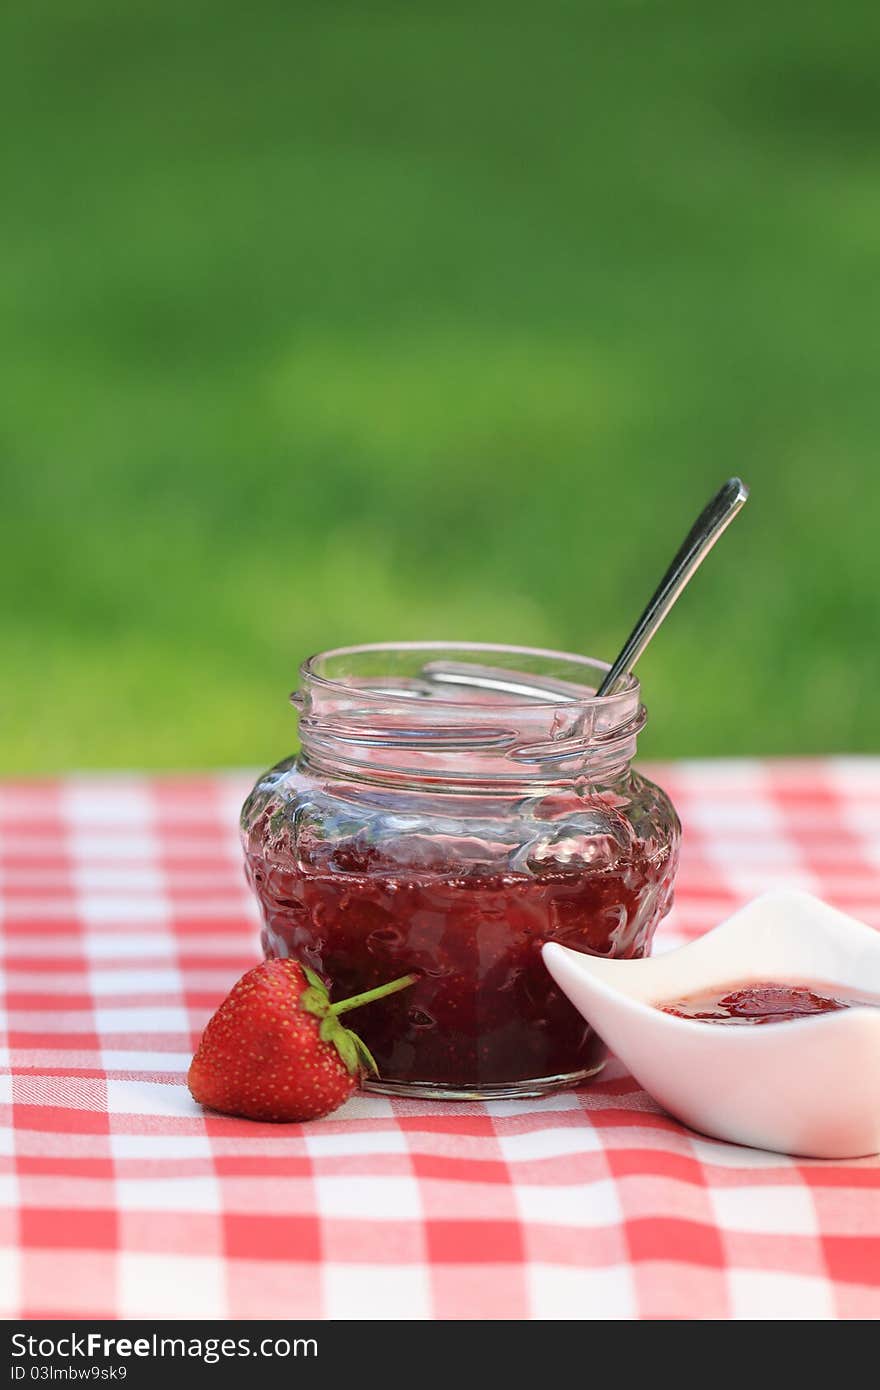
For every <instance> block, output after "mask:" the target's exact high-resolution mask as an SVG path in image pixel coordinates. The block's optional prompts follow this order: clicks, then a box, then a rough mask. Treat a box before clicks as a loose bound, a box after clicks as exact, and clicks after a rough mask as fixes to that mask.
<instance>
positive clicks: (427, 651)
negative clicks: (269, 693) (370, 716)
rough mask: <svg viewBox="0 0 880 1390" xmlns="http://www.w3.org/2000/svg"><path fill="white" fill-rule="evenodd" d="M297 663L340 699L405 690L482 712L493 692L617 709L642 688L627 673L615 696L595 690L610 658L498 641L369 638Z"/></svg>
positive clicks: (524, 701) (513, 699) (527, 701)
mask: <svg viewBox="0 0 880 1390" xmlns="http://www.w3.org/2000/svg"><path fill="white" fill-rule="evenodd" d="M481 654H482V655H486V656H490V657H491V658H492V662H491V665H489V664H487V663H484V662H478V661H477V660H476V658H477V657H479V656H480V655H481ZM457 658H458V659H457ZM299 669H300V675H301V677H302V679H303V681H304V682H305V683H306V684H307V685H311V686H314V687H321V688H323V689H326V690H328V691H336V692H337V694H339V695H340V696H342V697H345V696H350V695H351V694H352V692H353V691H357V692H358V694H359V695H363V696H364V697H366V698H367V699H371V698H372V699H377V700H380V701H382V700H386V699H387V698H388V697H389V696H394V695H400V696H401V697H402V698H416V699H429V700H430V701H431V703H432V704H434V705H444V704H451V705H454V706H455V708H456V709H460V708H461V707H462V706H463V705H467V704H472V705H473V706H474V707H475V708H478V709H480V710H483V709H485V706H486V703H487V700H486V694H490V695H495V696H496V697H497V698H496V700H495V702H496V703H499V704H501V703H503V704H504V705H506V706H510V705H513V706H517V705H519V706H521V707H523V708H532V707H533V706H534V703H535V701H536V700H539V701H540V702H541V703H542V704H544V705H569V704H571V703H572V701H578V702H580V703H583V702H584V701H591V702H592V703H594V704H600V703H601V704H602V705H603V707H605V708H606V709H609V710H612V709H614V708H615V707H617V706H619V705H626V704H627V701H628V699H630V700H631V698H632V693H633V692H634V691H635V692H636V694H638V691H639V682H638V680H637V679H636V677H635V676H634V675H633V674H632V673H631V672H630V673H628V674H627V675H626V676H624V677H623V678H622V679H621V681H620V683H619V687H618V689H617V690H615V692H614V694H613V695H602V696H597V695H596V690H597V688H598V686H599V685H600V684H601V682H602V678H603V677H604V676H605V674H606V672H607V671H609V670H610V665H609V663H608V662H606V661H599V660H597V659H596V658H595V657H589V656H581V655H579V654H578V653H576V652H559V651H554V650H552V649H550V648H546V647H517V646H508V645H505V644H503V643H497V642H370V643H365V644H363V645H360V646H353V647H335V648H332V649H331V650H330V651H326V652H318V653H317V654H316V655H314V656H310V657H309V658H308V659H307V660H306V661H304V662H303V663H302V665H301V666H300V668H299ZM590 676H593V677H595V678H596V680H595V684H593V683H592V682H590V683H587V679H586V678H587V677H590ZM578 677H580V679H577V678H578ZM373 681H376V682H378V683H377V684H373V683H372V682H373ZM437 686H439V687H440V691H439V693H438V691H437V689H436V688H435V687H437ZM468 689H471V690H479V691H481V692H483V694H482V696H481V698H479V699H475V700H471V701H469V700H468V699H467V697H466V696H464V697H462V696H460V695H458V694H455V695H454V694H453V691H462V690H468ZM444 690H445V692H446V693H444ZM505 696H506V697H509V698H504V697H505ZM291 699H294V696H291Z"/></svg>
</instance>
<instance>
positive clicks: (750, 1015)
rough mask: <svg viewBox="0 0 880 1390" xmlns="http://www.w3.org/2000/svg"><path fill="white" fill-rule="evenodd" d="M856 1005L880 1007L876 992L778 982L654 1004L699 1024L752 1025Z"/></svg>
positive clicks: (803, 1016) (729, 986) (747, 985)
mask: <svg viewBox="0 0 880 1390" xmlns="http://www.w3.org/2000/svg"><path fill="white" fill-rule="evenodd" d="M857 1004H869V1005H873V1006H874V1007H875V1008H880V998H878V997H877V996H876V995H856V994H851V993H846V994H842V993H841V991H840V990H839V989H837V988H836V986H834V985H823V984H816V983H815V982H811V983H809V984H801V985H794V984H779V983H777V982H776V981H770V982H763V981H762V982H761V983H760V984H751V983H748V984H742V985H724V986H722V987H720V988H715V989H711V990H706V991H705V992H704V993H702V994H691V995H688V996H687V997H686V998H684V999H674V1000H670V1001H669V1002H668V1003H666V1004H659V1005H658V1006H657V1007H658V1008H659V1009H661V1010H662V1012H663V1013H665V1014H674V1015H675V1017H676V1018H693V1019H697V1020H698V1021H699V1022H700V1023H728V1024H734V1025H743V1024H745V1025H751V1024H759V1023H788V1022H791V1021H792V1020H794V1019H798V1018H811V1017H813V1016H814V1015H815V1014H829V1013H834V1012H836V1011H837V1010H839V1009H851V1008H853V1006H854V1005H857Z"/></svg>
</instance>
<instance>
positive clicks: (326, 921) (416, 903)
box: [241, 643, 680, 1099]
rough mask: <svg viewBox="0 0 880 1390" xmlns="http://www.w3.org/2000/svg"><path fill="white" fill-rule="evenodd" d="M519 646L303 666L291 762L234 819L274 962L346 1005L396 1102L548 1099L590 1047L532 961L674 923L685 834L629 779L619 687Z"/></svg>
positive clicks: (662, 803)
mask: <svg viewBox="0 0 880 1390" xmlns="http://www.w3.org/2000/svg"><path fill="white" fill-rule="evenodd" d="M606 670H607V666H606V665H605V664H604V663H603V662H600V661H593V660H590V659H589V658H587V657H582V656H573V655H570V654H567V653H564V652H550V651H540V650H535V649H531V648H524V647H500V646H491V645H478V644H472V643H462V644H458V645H455V646H452V645H449V644H446V643H397V644H394V645H387V646H364V647H349V648H344V649H339V650H337V651H331V652H324V653H323V654H321V655H319V656H315V657H312V658H311V659H310V660H309V661H307V662H305V664H304V665H303V667H302V668H301V678H302V683H301V688H300V690H299V691H298V692H297V693H296V694H295V695H293V696H292V700H293V703H294V704H295V705H296V707H297V709H298V710H299V714H300V742H301V751H300V752H299V753H298V754H297V755H296V756H295V757H290V758H287V759H285V760H284V762H281V763H279V764H278V765H277V766H276V767H274V768H273V769H272V770H271V771H270V772H267V773H266V774H265V775H264V776H263V777H261V778H260V779H259V781H258V782H257V784H256V786H255V787H254V789H253V791H252V792H251V794H250V796H249V797H248V799H247V801H246V802H245V804H244V807H243V810H242V819H241V825H242V839H243V844H244V851H245V860H246V868H247V875H248V879H249V881H250V883H251V884H252V886H253V888H254V891H255V893H256V895H257V898H258V899H259V903H260V908H261V911H262V917H263V947H264V950H265V953H266V955H268V956H295V957H296V958H297V959H298V960H300V961H302V962H303V963H304V964H306V965H310V966H311V967H312V968H313V969H314V970H316V971H317V972H318V973H319V974H321V975H324V976H325V977H326V978H327V979H328V981H330V983H331V986H332V990H333V994H334V997H335V998H337V999H341V998H346V997H348V996H349V995H352V994H358V993H360V992H361V991H363V990H368V989H371V988H372V987H373V986H375V985H379V984H383V983H384V982H385V981H387V980H392V979H395V978H396V977H397V976H399V975H403V974H406V973H407V972H410V971H413V972H416V973H417V975H418V979H417V981H416V983H415V984H413V985H412V986H410V988H408V989H406V990H404V991H402V992H401V993H400V994H396V995H392V996H390V997H388V998H385V999H382V1000H380V1001H378V1002H376V1003H374V1004H369V1005H367V1006H366V1007H364V1008H363V1009H362V1010H360V1012H359V1014H358V1023H357V1027H358V1032H359V1033H360V1035H361V1036H362V1038H363V1040H364V1042H365V1043H366V1044H367V1046H368V1047H369V1048H370V1050H371V1052H372V1053H373V1055H374V1057H375V1059H376V1062H377V1065H378V1068H379V1079H376V1080H372V1081H370V1082H369V1083H368V1085H369V1087H370V1089H372V1090H377V1091H381V1092H384V1093H386V1094H392V1095H412V1096H431V1097H435V1098H448V1099H468V1098H479V1097H484V1098H491V1097H516V1096H534V1095H542V1094H544V1093H545V1092H547V1091H550V1090H552V1089H554V1088H555V1087H559V1086H566V1085H571V1084H574V1083H577V1082H579V1081H582V1080H583V1079H585V1078H586V1077H588V1076H590V1075H591V1074H593V1073H594V1072H595V1071H597V1070H598V1069H599V1067H600V1066H601V1063H602V1047H601V1044H600V1042H599V1040H598V1039H597V1038H596V1037H595V1035H594V1034H593V1032H592V1030H591V1029H590V1028H589V1026H588V1025H587V1024H586V1023H585V1022H584V1021H583V1019H582V1018H581V1016H580V1014H578V1013H577V1011H576V1010H575V1009H574V1007H573V1006H572V1005H571V1004H570V1003H569V1002H568V1000H567V999H566V998H565V997H564V996H563V995H562V994H561V993H560V991H559V990H558V989H557V988H556V986H555V985H554V983H553V981H552V979H551V978H550V975H549V974H548V972H547V970H546V969H545V967H544V964H543V962H542V959H541V946H542V945H543V943H544V942H545V941H560V942H562V943H563V944H564V945H566V946H570V947H572V948H573V949H574V950H576V951H586V952H589V953H591V954H594V955H602V956H621V957H633V956H642V955H645V954H646V953H647V952H648V951H649V949H650V945H651V938H652V936H653V934H654V929H655V927H656V926H657V923H658V922H659V921H660V919H661V918H662V917H663V916H664V914H665V913H666V912H667V911H668V910H669V906H670V904H671V902H672V890H673V880H674V877H675V870H676V866H677V861H678V847H679V837H680V826H679V822H678V818H677V816H676V814H675V811H674V809H673V807H672V804H671V802H670V801H669V799H668V797H667V796H666V795H665V793H664V792H662V791H661V790H660V789H659V788H658V787H657V786H655V785H654V784H653V783H652V782H649V781H648V780H647V779H646V778H644V777H642V776H641V775H640V774H639V773H638V772H636V771H634V770H633V768H632V766H631V759H632V757H633V754H634V753H635V749H636V738H637V735H638V733H639V731H640V729H641V728H642V727H643V725H644V722H645V717H646V716H645V710H644V707H643V705H642V704H641V703H640V699H639V683H638V681H637V680H636V678H635V677H634V676H627V677H626V678H625V680H624V681H623V682H622V684H621V686H620V687H619V688H618V690H617V691H616V692H615V693H614V694H613V695H610V696H604V697H602V698H598V697H597V696H596V695H595V690H596V687H597V686H598V685H599V684H600V682H601V680H602V677H603V676H604V674H605V671H606Z"/></svg>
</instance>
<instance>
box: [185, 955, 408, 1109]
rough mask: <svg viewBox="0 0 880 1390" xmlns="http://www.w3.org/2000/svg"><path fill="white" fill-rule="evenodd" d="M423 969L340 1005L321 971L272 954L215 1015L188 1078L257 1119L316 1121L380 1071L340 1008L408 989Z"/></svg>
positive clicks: (210, 1099) (203, 1094) (204, 1094)
mask: <svg viewBox="0 0 880 1390" xmlns="http://www.w3.org/2000/svg"><path fill="white" fill-rule="evenodd" d="M415 978H416V977H415V975H404V976H402V978H401V979H399V980H392V981H391V983H390V984H387V985H380V986H379V987H378V988H377V989H371V990H368V991H367V992H366V993H364V994H356V995H355V996H354V997H353V998H351V999H343V1000H342V1001H341V1002H340V1003H338V1004H331V1003H330V995H329V993H328V991H327V986H326V985H325V984H324V981H323V980H322V979H321V978H320V976H319V975H316V974H315V972H314V970H310V969H309V968H308V966H306V965H300V964H299V962H298V961H295V960H266V961H263V963H262V965H257V966H255V967H254V969H253V970H249V971H248V972H247V974H246V975H242V977H241V979H240V980H239V982H238V984H237V985H235V987H234V988H233V989H232V991H231V992H230V993H229V994H227V996H226V998H225V999H224V1000H223V1003H222V1004H221V1005H220V1007H219V1009H218V1010H217V1012H216V1013H215V1014H214V1015H213V1017H212V1018H211V1019H210V1020H209V1022H208V1026H207V1028H206V1029H205V1031H204V1033H203V1034H202V1040H201V1042H200V1043H199V1045H198V1048H197V1050H196V1055H195V1056H194V1057H193V1059H192V1064H191V1066H190V1069H189V1076H188V1078H187V1082H188V1085H189V1089H190V1091H191V1092H192V1094H193V1097H194V1098H195V1099H196V1100H197V1101H198V1102H199V1104H200V1105H206V1106H208V1107H209V1108H210V1109H211V1110H221V1111H223V1113H224V1114H227V1115H244V1116H246V1117H247V1118H248V1119H249V1120H316V1119H318V1117H319V1116H321V1115H327V1114H329V1113H330V1111H331V1110H335V1109H336V1108H337V1106H339V1105H341V1104H342V1102H343V1101H345V1100H348V1097H349V1096H350V1095H351V1093H352V1091H354V1089H355V1087H356V1086H357V1084H358V1082H359V1080H360V1078H361V1076H362V1074H363V1072H365V1071H372V1072H375V1071H376V1063H375V1062H374V1061H373V1058H372V1056H371V1055H370V1052H369V1050H368V1049H367V1048H366V1047H365V1045H364V1044H363V1043H362V1042H361V1040H360V1038H359V1037H358V1036H357V1035H356V1034H355V1033H352V1032H350V1031H349V1030H348V1029H347V1028H344V1027H343V1025H342V1024H341V1023H340V1022H339V1015H340V1014H341V1013H346V1012H347V1011H348V1010H349V1009H356V1008H359V1007H360V1005H361V1004H370V1003H372V1002H373V1001H374V1000H376V999H382V998H384V996H385V995H386V994H394V993H396V991H397V990H399V989H405V988H406V986H407V985H411V984H412V983H413V981H414V980H415Z"/></svg>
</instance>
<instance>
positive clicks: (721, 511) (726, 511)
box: [596, 478, 749, 695]
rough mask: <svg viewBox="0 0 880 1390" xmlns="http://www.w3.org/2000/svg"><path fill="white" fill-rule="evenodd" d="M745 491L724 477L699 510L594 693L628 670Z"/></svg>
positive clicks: (608, 689)
mask: <svg viewBox="0 0 880 1390" xmlns="http://www.w3.org/2000/svg"><path fill="white" fill-rule="evenodd" d="M748 495H749V490H748V488H747V487H746V485H745V483H744V482H743V481H742V479H741V478H728V480H727V482H726V483H725V484H724V486H723V487H721V488H719V490H718V491H717V492H716V494H715V496H714V497H713V498H712V500H711V502H709V503H708V505H707V506H706V507H705V508H704V509H703V511H701V512H700V515H699V516H698V517H697V519H696V521H695V522H694V524H693V526H692V527H691V529H690V530H689V531H688V533H687V535H686V536H685V538H684V540H683V541H682V544H681V547H680V549H679V550H678V553H677V554H676V556H675V559H674V560H673V561H672V564H671V565H670V566H669V569H668V570H667V571H666V573H665V574H664V576H663V578H662V579H661V580H660V583H659V584H658V586H657V588H656V590H655V592H654V595H653V597H652V598H651V599H650V600H649V602H648V606H647V607H646V609H645V611H644V612H643V614H642V616H641V617H640V618H639V620H638V622H637V623H636V625H635V627H634V628H633V630H632V632H631V633H630V635H629V637H628V638H627V641H626V644H625V646H624V647H623V650H622V651H621V653H620V655H619V656H618V658H617V660H616V661H615V662H614V665H613V666H612V667H611V668H610V670H609V672H608V674H607V676H606V677H605V679H604V680H603V682H602V684H601V685H600V686H599V689H598V690H597V691H596V694H597V695H610V694H611V693H612V692H613V690H614V687H615V685H616V684H617V682H618V681H619V680H620V678H621V676H625V675H626V673H627V672H628V671H631V670H632V668H633V667H634V666H635V664H636V662H637V661H638V659H639V657H640V656H641V655H642V652H643V651H644V650H645V648H646V647H647V645H648V643H649V642H650V640H651V638H652V637H653V636H654V633H655V632H656V631H657V629H658V627H659V626H660V624H661V623H662V622H663V619H664V618H665V617H666V615H667V613H668V612H669V610H670V608H671V607H672V605H673V604H674V603H675V600H676V599H677V598H678V596H679V594H680V593H681V591H682V589H684V587H685V585H686V584H687V583H688V581H689V580H690V579H691V578H692V576H693V575H694V574H695V573H696V571H697V570H698V569H699V567H700V565H701V564H702V562H703V560H705V558H706V556H707V555H708V554H709V551H710V550H711V549H712V546H713V545H714V544H715V542H716V541H717V539H718V537H719V536H720V535H721V532H722V531H723V530H724V529H725V527H727V526H729V525H730V523H731V521H733V518H734V517H735V516H736V514H737V512H738V511H739V509H740V507H742V505H743V503H744V502H745V500H746V498H747V497H748Z"/></svg>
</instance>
